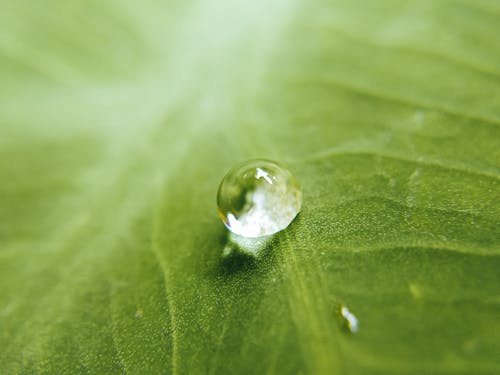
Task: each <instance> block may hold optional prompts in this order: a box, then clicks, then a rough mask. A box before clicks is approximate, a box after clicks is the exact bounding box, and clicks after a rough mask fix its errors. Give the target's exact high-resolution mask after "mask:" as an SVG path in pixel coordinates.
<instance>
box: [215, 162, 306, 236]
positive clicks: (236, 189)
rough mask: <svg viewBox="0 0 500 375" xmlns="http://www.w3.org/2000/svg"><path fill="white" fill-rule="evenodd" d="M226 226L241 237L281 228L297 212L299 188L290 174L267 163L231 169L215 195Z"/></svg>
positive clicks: (277, 230) (276, 230)
mask: <svg viewBox="0 0 500 375" xmlns="http://www.w3.org/2000/svg"><path fill="white" fill-rule="evenodd" d="M217 205H218V208H219V215H220V217H221V219H222V221H223V222H224V224H225V225H226V227H227V228H228V229H229V230H230V231H231V232H233V233H235V234H238V235H240V236H244V237H261V236H268V235H271V234H274V233H276V232H279V231H281V230H283V229H285V228H286V227H287V226H288V225H289V224H290V223H291V222H292V221H293V219H294V218H295V216H297V214H298V213H299V212H300V208H301V205H302V189H301V187H300V183H299V181H298V180H297V179H296V178H295V176H293V175H292V173H291V172H290V171H289V170H288V169H286V168H284V167H282V166H280V165H279V164H277V163H275V162H272V161H270V160H260V159H259V160H249V161H247V162H245V163H243V164H239V165H237V166H235V167H234V168H232V169H231V170H230V171H229V172H228V173H227V174H226V175H225V176H224V178H223V179H222V182H221V184H220V186H219V192H218V194H217Z"/></svg>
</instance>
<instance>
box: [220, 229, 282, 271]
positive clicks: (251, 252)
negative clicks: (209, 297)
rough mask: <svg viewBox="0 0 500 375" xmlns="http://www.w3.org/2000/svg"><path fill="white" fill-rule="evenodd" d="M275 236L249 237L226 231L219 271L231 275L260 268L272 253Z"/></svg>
mask: <svg viewBox="0 0 500 375" xmlns="http://www.w3.org/2000/svg"><path fill="white" fill-rule="evenodd" d="M274 237H275V236H266V237H257V238H247V237H242V236H238V235H236V234H234V233H231V232H226V235H225V239H224V241H223V242H222V243H221V245H222V246H221V248H222V249H221V254H220V256H221V262H220V267H219V272H220V273H221V274H223V275H230V274H234V273H237V272H242V271H245V270H249V269H256V268H258V267H259V266H260V265H261V264H262V263H263V262H262V260H263V259H265V258H267V255H268V254H269V253H270V250H271V248H272V247H273V244H274V242H275V241H276V240H275V238H274ZM264 263H265V262H264Z"/></svg>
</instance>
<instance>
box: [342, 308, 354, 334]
mask: <svg viewBox="0 0 500 375" xmlns="http://www.w3.org/2000/svg"><path fill="white" fill-rule="evenodd" d="M339 314H340V317H341V319H342V321H343V323H344V327H345V328H346V329H347V330H348V331H349V332H351V333H356V332H358V329H359V323H358V318H357V317H356V315H354V314H353V313H352V312H351V311H349V309H348V308H347V306H345V305H340V309H339Z"/></svg>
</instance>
